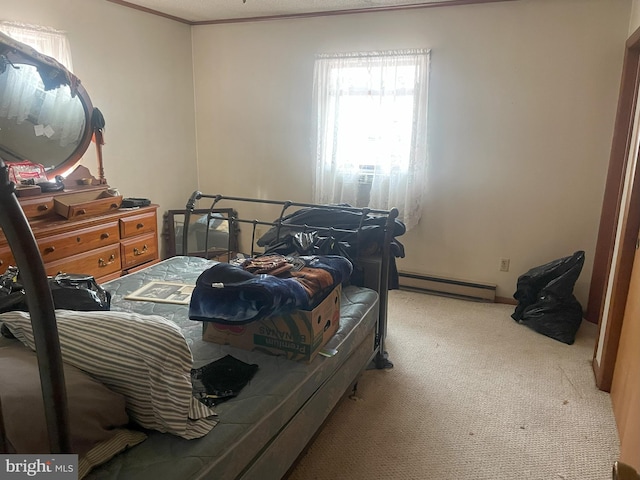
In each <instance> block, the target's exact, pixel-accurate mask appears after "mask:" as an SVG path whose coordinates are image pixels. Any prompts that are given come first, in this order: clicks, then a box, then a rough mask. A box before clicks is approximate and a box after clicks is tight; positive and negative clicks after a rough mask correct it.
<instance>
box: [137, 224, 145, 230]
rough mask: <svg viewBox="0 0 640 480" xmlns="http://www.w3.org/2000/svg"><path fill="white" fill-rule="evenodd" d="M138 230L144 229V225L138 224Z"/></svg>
mask: <svg viewBox="0 0 640 480" xmlns="http://www.w3.org/2000/svg"><path fill="white" fill-rule="evenodd" d="M136 228H137V229H141V228H144V223H138V224H137V225H136Z"/></svg>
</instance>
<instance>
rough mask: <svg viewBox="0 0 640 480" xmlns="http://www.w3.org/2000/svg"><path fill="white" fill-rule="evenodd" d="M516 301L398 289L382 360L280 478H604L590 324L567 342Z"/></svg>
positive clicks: (606, 418)
mask: <svg viewBox="0 0 640 480" xmlns="http://www.w3.org/2000/svg"><path fill="white" fill-rule="evenodd" d="M513 309H514V307H513V306H511V305H503V304H494V303H476V302H469V301H464V300H458V299H453V298H447V297H439V296H433V295H426V294H422V293H417V292H410V291H404V290H399V291H398V290H394V291H392V292H390V298H389V322H388V335H387V345H386V350H387V351H388V353H389V359H390V360H391V361H392V362H393V363H394V368H393V369H390V370H369V371H366V372H365V373H364V374H363V376H362V378H361V379H360V381H359V383H358V389H357V391H356V394H355V395H354V396H352V397H350V398H345V399H344V400H342V401H341V402H340V403H339V404H338V406H337V407H336V409H335V411H334V412H333V414H332V415H331V417H330V418H329V420H328V422H327V423H326V425H325V426H324V428H323V429H322V430H321V432H320V433H319V435H318V436H317V438H316V439H315V440H314V442H313V443H312V444H311V445H310V447H309V448H308V450H307V451H306V453H305V454H304V455H303V456H302V457H301V458H300V459H299V461H298V462H297V464H296V466H295V468H294V469H293V470H292V471H291V472H290V473H289V475H288V480H313V479H315V480H325V479H326V480H336V479H356V480H358V479H420V480H431V479H442V480H467V479H468V480H471V479H473V480H516V479H535V480H609V479H611V467H612V465H613V462H614V461H615V460H617V459H618V454H619V442H618V434H617V430H616V425H615V420H614V417H613V413H612V409H611V401H610V397H609V394H608V393H605V392H602V391H600V390H598V389H597V387H596V386H595V381H594V377H593V372H592V370H591V360H592V356H593V348H594V345H595V339H596V334H597V329H596V326H595V325H594V324H591V323H588V322H583V324H582V326H581V327H580V330H579V331H578V334H577V337H576V342H575V343H574V344H573V345H566V344H563V343H560V342H558V341H556V340H553V339H551V338H548V337H545V336H543V335H540V334H538V333H536V332H534V331H532V330H530V329H529V328H527V327H525V326H523V325H519V324H517V323H516V322H515V321H513V320H512V319H511V317H510V315H511V313H513Z"/></svg>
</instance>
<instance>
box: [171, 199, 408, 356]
mask: <svg viewBox="0 0 640 480" xmlns="http://www.w3.org/2000/svg"><path fill="white" fill-rule="evenodd" d="M202 199H211V200H212V202H211V205H210V207H209V214H208V216H207V221H208V222H209V221H210V220H212V219H214V217H213V216H212V214H213V213H214V212H215V211H216V209H219V207H220V205H219V204H220V203H225V206H227V203H228V202H235V203H243V202H244V203H253V204H262V205H275V206H279V207H281V209H280V215H279V216H278V218H276V219H275V220H272V221H264V220H257V219H246V218H242V217H240V216H228V217H227V218H226V221H228V222H229V231H230V232H231V231H233V230H234V229H235V228H237V227H238V226H239V225H241V224H244V225H250V226H251V251H250V253H249V255H250V256H255V255H256V253H257V252H256V251H255V249H254V245H255V241H256V228H257V227H258V226H266V227H270V228H271V227H275V228H276V241H277V240H279V239H280V234H281V229H282V227H286V228H287V230H294V231H300V232H311V231H319V232H324V233H327V234H328V235H329V236H330V237H332V236H333V234H337V233H352V234H355V235H356V242H355V249H356V250H355V251H356V254H355V255H354V257H355V261H356V263H360V264H366V263H367V257H366V256H365V255H363V254H362V253H361V252H360V251H359V247H360V238H361V236H362V228H363V226H364V222H365V220H367V219H368V218H371V217H382V218H384V224H383V225H382V226H381V228H382V229H383V232H384V236H383V241H382V245H381V246H380V252H379V253H380V259H381V260H380V265H379V266H377V268H378V269H379V270H378V272H376V275H375V279H376V283H375V284H370V285H367V284H365V285H363V286H367V287H370V288H373V289H374V290H376V291H377V292H378V294H379V305H378V308H379V312H378V313H379V317H378V327H377V332H376V340H375V346H374V348H375V352H374V355H373V356H372V360H373V362H374V365H375V367H376V368H378V369H384V368H392V367H393V363H392V362H391V361H389V358H388V354H387V352H386V351H385V338H386V335H387V311H388V298H387V292H388V290H389V271H390V262H391V259H390V258H391V257H390V255H391V242H392V240H393V231H394V225H395V221H396V218H397V217H398V209H397V208H392V209H391V210H377V209H371V208H358V207H349V206H342V205H319V204H313V203H301V202H292V201H289V200H265V199H257V198H246V197H231V196H226V195H207V194H203V193H201V192H199V191H195V192H193V194H191V196H190V197H189V200H188V201H187V204H186V209H185V228H184V229H183V241H182V245H183V252H182V253H183V255H186V253H187V252H186V250H185V249H186V245H187V238H188V234H189V232H188V228H187V227H188V225H189V218H190V215H191V213H193V212H194V211H195V209H196V202H197V201H198V200H202ZM290 208H322V209H325V210H335V211H336V212H337V211H342V212H344V211H348V212H351V213H355V214H357V215H358V216H359V218H360V221H359V225H358V227H357V228H353V229H344V228H335V227H326V226H314V225H308V224H294V223H288V222H287V223H286V224H285V223H283V219H284V217H285V215H286V214H287V213H288V210H289V209H290ZM233 210H234V211H236V212H237V211H238V208H236V207H235V205H234V208H233ZM215 219H216V220H219V218H215ZM208 222H207V223H208ZM205 231H206V234H205V242H204V243H205V245H204V247H205V248H204V251H205V252H207V251H208V234H209V229H208V228H207V229H206V230H205ZM229 242H231V236H230V237H229ZM228 252H231V243H229V248H228ZM229 255H230V253H229Z"/></svg>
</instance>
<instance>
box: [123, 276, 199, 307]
mask: <svg viewBox="0 0 640 480" xmlns="http://www.w3.org/2000/svg"><path fill="white" fill-rule="evenodd" d="M194 287H195V285H186V284H184V283H174V282H160V281H154V282H149V283H147V284H146V285H144V286H143V287H141V288H139V289H138V290H136V291H135V292H132V293H131V294H129V295H127V296H126V297H124V298H125V299H126V300H141V301H146V302H159V303H175V304H178V305H189V301H190V300H191V294H192V293H193V289H194Z"/></svg>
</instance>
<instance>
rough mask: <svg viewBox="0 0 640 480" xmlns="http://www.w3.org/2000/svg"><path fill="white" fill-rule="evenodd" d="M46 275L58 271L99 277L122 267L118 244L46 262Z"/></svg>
mask: <svg viewBox="0 0 640 480" xmlns="http://www.w3.org/2000/svg"><path fill="white" fill-rule="evenodd" d="M44 267H45V270H46V271H47V275H56V274H57V273H59V272H65V273H83V274H85V275H93V276H94V277H95V278H101V277H104V276H106V275H109V274H111V273H114V272H117V271H118V270H121V269H122V265H121V263H120V244H119V243H116V244H115V245H109V246H108V247H102V248H98V249H96V250H91V251H90V252H85V253H80V254H78V255H73V256H71V257H67V258H63V259H60V260H56V261H55V262H51V263H46V264H45V266H44Z"/></svg>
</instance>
